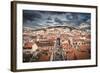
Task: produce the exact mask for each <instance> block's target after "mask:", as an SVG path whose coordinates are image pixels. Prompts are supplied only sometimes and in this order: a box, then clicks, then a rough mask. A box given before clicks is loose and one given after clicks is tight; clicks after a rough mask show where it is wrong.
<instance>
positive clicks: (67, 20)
mask: <svg viewBox="0 0 100 73" xmlns="http://www.w3.org/2000/svg"><path fill="white" fill-rule="evenodd" d="M90 22H91V14H90V13H75V12H54V11H35V10H23V25H24V26H25V27H33V28H37V27H45V26H56V25H72V26H80V24H81V23H87V24H89V25H90Z"/></svg>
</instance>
